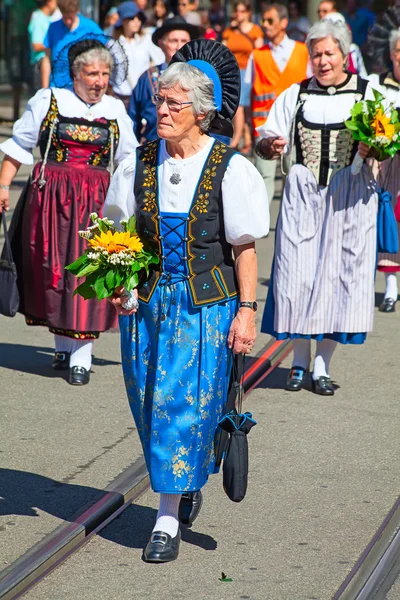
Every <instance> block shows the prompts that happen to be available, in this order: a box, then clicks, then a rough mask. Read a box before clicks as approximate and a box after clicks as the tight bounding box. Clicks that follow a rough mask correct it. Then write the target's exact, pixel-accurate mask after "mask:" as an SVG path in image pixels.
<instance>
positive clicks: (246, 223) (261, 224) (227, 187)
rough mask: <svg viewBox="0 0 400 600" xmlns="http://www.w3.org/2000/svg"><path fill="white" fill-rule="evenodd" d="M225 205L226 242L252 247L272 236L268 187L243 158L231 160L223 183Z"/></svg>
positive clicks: (236, 156) (238, 155) (239, 156)
mask: <svg viewBox="0 0 400 600" xmlns="http://www.w3.org/2000/svg"><path fill="white" fill-rule="evenodd" d="M222 204H223V210H224V225H225V235H226V239H227V242H229V243H230V244H232V245H233V246H241V245H243V244H250V243H251V242H254V241H255V240H257V239H260V238H262V237H265V236H266V235H267V234H268V232H269V202H268V195H267V190H266V188H265V183H264V180H263V178H262V177H261V175H260V173H259V172H258V171H257V169H256V168H255V166H254V165H253V164H252V163H251V162H250V161H249V160H247V158H245V157H244V156H241V155H240V154H235V155H234V156H232V158H231V160H230V162H229V165H228V167H227V169H226V172H225V175H224V178H223V180H222Z"/></svg>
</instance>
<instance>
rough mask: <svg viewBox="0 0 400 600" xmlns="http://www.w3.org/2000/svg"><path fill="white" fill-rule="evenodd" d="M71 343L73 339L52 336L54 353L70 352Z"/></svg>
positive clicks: (63, 336)
mask: <svg viewBox="0 0 400 600" xmlns="http://www.w3.org/2000/svg"><path fill="white" fill-rule="evenodd" d="M73 341H74V340H73V339H71V338H69V337H66V336H65V335H54V343H55V347H56V352H71V348H72V342H73Z"/></svg>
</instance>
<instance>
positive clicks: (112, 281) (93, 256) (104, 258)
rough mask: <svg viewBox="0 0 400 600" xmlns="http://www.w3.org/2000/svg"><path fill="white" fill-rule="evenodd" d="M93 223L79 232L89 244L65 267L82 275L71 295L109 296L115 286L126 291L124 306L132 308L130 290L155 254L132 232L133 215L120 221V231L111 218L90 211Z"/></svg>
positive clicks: (153, 262) (156, 259) (132, 299)
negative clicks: (126, 298)
mask: <svg viewBox="0 0 400 600" xmlns="http://www.w3.org/2000/svg"><path fill="white" fill-rule="evenodd" d="M90 218H91V220H92V222H93V225H92V226H91V227H89V228H88V229H86V230H84V231H79V235H80V237H82V238H85V239H86V240H87V242H88V245H89V248H87V249H86V250H85V253H84V254H82V256H80V257H79V258H78V259H77V260H76V261H75V262H73V263H71V264H70V265H68V266H67V267H66V269H67V270H68V271H70V272H71V273H72V274H73V275H75V276H76V277H85V281H84V282H83V283H81V284H80V285H78V287H77V288H76V289H75V291H74V296H75V295H76V294H79V295H80V296H82V297H83V298H85V300H88V299H90V298H97V299H98V300H103V299H104V298H109V297H110V296H112V295H113V294H114V292H115V290H116V288H118V287H121V286H122V287H123V288H124V289H125V291H126V292H128V298H129V299H130V301H129V302H128V303H126V302H125V303H124V305H123V306H124V307H125V308H136V307H137V302H136V298H134V295H133V293H132V290H133V289H134V288H136V287H137V285H138V283H139V278H140V277H141V276H143V275H144V274H145V275H146V277H148V275H149V266H150V265H151V264H157V263H158V262H159V258H158V256H157V255H156V254H155V253H154V252H153V251H152V250H151V249H148V248H145V247H144V245H143V242H142V241H141V240H140V238H139V236H138V234H137V232H136V219H135V217H131V218H130V219H129V220H128V221H121V226H122V228H123V231H118V230H117V228H116V227H115V226H114V221H111V220H110V219H107V218H100V217H99V216H98V215H97V213H92V214H91V215H90Z"/></svg>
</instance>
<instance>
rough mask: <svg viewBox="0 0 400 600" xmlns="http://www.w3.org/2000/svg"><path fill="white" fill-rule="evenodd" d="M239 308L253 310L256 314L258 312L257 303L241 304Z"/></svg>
mask: <svg viewBox="0 0 400 600" xmlns="http://www.w3.org/2000/svg"><path fill="white" fill-rule="evenodd" d="M239 308H251V310H254V312H256V311H257V302H239Z"/></svg>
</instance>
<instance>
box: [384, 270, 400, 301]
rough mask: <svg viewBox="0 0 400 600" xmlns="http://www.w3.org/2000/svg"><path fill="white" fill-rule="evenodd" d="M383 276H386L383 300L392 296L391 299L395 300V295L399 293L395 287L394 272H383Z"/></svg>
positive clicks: (395, 277)
mask: <svg viewBox="0 0 400 600" xmlns="http://www.w3.org/2000/svg"><path fill="white" fill-rule="evenodd" d="M385 277H386V290H385V300H386V298H392V300H397V296H398V295H399V289H398V287H397V275H396V273H385Z"/></svg>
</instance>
